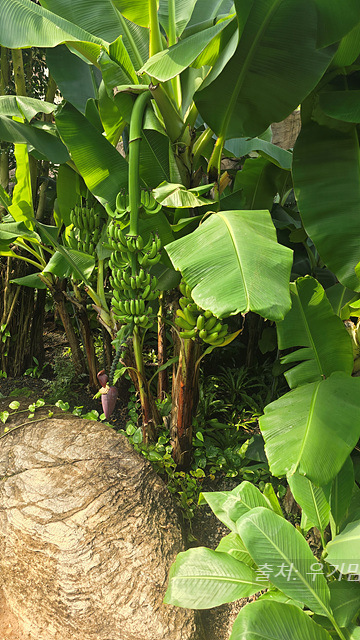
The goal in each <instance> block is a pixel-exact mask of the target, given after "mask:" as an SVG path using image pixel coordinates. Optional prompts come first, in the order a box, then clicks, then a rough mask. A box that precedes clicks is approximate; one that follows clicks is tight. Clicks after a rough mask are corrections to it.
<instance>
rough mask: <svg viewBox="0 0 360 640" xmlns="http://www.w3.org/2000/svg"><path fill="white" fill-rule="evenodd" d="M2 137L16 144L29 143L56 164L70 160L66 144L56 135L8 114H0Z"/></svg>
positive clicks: (0, 132)
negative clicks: (14, 118) (13, 118)
mask: <svg viewBox="0 0 360 640" xmlns="http://www.w3.org/2000/svg"><path fill="white" fill-rule="evenodd" d="M0 139H1V140H6V141H7V142H13V143H14V144H29V145H31V146H32V147H33V148H34V149H36V150H37V151H39V152H40V154H41V155H42V156H44V157H45V158H47V159H48V160H50V162H53V163H54V164H62V163H63V162H67V161H68V160H69V154H68V152H67V149H66V147H65V145H64V144H63V143H62V141H61V140H60V139H59V138H58V137H57V136H56V135H52V134H50V133H48V132H47V131H45V130H42V129H39V128H37V127H35V126H33V125H30V124H26V123H23V122H17V121H16V120H12V119H11V118H10V117H7V116H0Z"/></svg>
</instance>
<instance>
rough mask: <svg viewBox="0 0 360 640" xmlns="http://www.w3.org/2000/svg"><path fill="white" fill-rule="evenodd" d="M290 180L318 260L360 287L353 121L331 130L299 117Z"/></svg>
mask: <svg viewBox="0 0 360 640" xmlns="http://www.w3.org/2000/svg"><path fill="white" fill-rule="evenodd" d="M304 120H305V118H304ZM335 177H336V178H335ZM293 179H294V187H295V195H296V199H297V202H298V205H299V210H300V214H301V218H302V221H303V224H304V227H305V230H306V232H307V234H308V236H309V237H310V238H311V240H312V241H313V243H314V244H315V246H316V249H317V250H318V252H319V254H320V256H321V258H322V260H323V261H324V262H325V264H326V265H327V266H328V267H329V269H331V271H333V272H334V273H335V275H336V276H337V278H338V279H339V280H340V282H341V283H342V284H343V285H345V286H347V287H348V288H349V289H352V290H354V291H360V281H359V279H358V277H357V276H356V273H355V267H356V265H357V264H358V262H359V261H360V246H359V243H358V237H359V236H360V217H359V206H360V174H359V139H358V134H357V130H356V125H350V124H349V125H347V131H337V130H336V129H330V128H328V127H325V126H320V125H319V124H318V123H316V122H314V121H312V120H309V121H304V122H303V125H302V128H301V132H300V135H299V137H298V139H297V141H296V144H295V147H294V159H293ZM339 220H341V224H339Z"/></svg>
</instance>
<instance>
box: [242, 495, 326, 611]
mask: <svg viewBox="0 0 360 640" xmlns="http://www.w3.org/2000/svg"><path fill="white" fill-rule="evenodd" d="M237 529H238V533H239V535H240V538H241V539H242V541H243V542H244V544H245V546H246V548H247V550H248V551H249V553H250V555H251V556H252V558H253V559H254V560H255V562H256V564H257V565H258V567H259V569H260V570H261V568H262V567H264V566H265V567H266V566H268V567H270V569H269V570H268V572H267V571H266V570H265V571H264V573H265V574H266V575H268V579H269V580H270V582H271V583H272V584H273V585H275V586H276V587H277V588H278V589H280V591H282V592H283V593H285V594H286V595H287V596H289V597H290V598H293V599H294V600H299V601H300V602H304V603H305V604H306V606H307V607H309V609H311V610H312V611H314V612H315V613H319V614H322V615H326V616H328V615H331V610H330V592H329V588H328V586H327V584H326V580H325V578H324V576H323V575H322V574H319V573H317V574H316V575H314V572H312V571H311V565H312V564H313V563H314V556H313V554H312V551H311V550H310V547H309V545H308V544H307V542H306V540H305V539H304V538H303V536H302V535H301V533H300V532H299V531H297V529H295V527H294V526H293V525H292V524H291V523H290V522H288V521H287V520H285V518H281V516H278V515H277V514H276V513H274V512H273V511H270V510H269V509H264V508H263V507H257V508H256V509H253V510H252V511H249V513H247V514H246V515H244V516H242V517H241V518H240V520H239V521H238V523H237ZM281 569H282V570H281ZM289 572H290V574H289Z"/></svg>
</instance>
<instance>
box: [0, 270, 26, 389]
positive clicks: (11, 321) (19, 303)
mask: <svg viewBox="0 0 360 640" xmlns="http://www.w3.org/2000/svg"><path fill="white" fill-rule="evenodd" d="M28 273H29V268H28V266H27V265H26V264H25V263H24V262H22V261H20V260H16V259H13V258H7V261H6V264H3V268H2V278H1V279H2V283H3V287H2V290H3V296H2V301H1V307H2V308H1V321H0V325H1V327H3V330H2V331H1V334H0V336H1V341H0V356H1V370H2V371H3V372H5V373H6V374H7V375H11V376H14V377H17V376H20V375H22V374H23V372H24V370H25V368H26V366H27V363H28V357H29V335H30V327H31V320H32V315H33V308H34V289H31V288H30V287H20V286H19V285H17V284H11V283H10V280H12V279H14V278H19V277H21V276H25V275H27V274H28Z"/></svg>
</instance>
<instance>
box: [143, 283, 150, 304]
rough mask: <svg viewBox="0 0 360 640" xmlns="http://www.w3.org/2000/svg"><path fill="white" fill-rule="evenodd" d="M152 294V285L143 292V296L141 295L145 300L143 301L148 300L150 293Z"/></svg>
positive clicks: (147, 286)
mask: <svg viewBox="0 0 360 640" xmlns="http://www.w3.org/2000/svg"><path fill="white" fill-rule="evenodd" d="M150 292H151V287H150V285H149V284H148V285H146V287H145V289H144V290H143V292H142V294H141V297H142V299H143V300H147V297H148V295H149V293H150Z"/></svg>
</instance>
